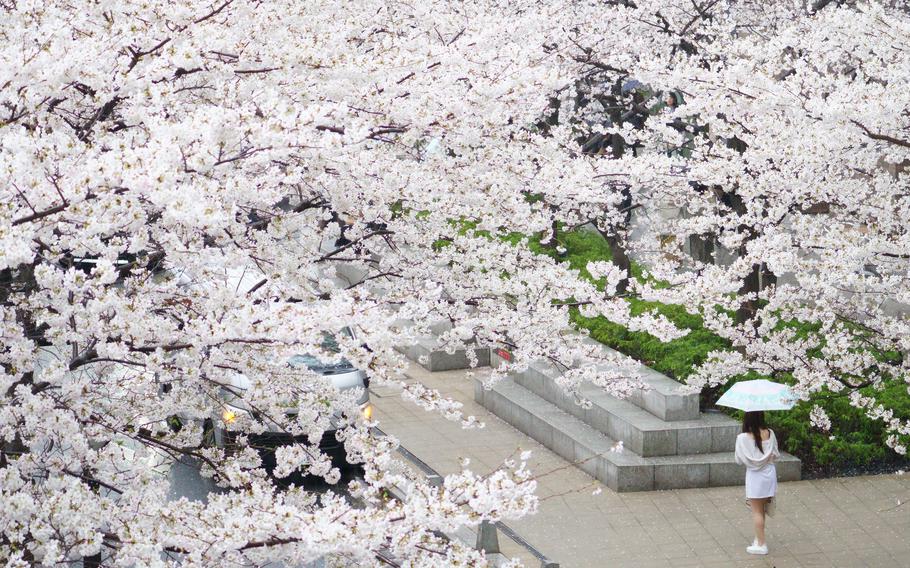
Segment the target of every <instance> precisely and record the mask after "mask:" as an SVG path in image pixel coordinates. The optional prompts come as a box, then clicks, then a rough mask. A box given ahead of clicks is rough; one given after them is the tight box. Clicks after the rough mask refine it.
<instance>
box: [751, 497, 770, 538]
mask: <svg viewBox="0 0 910 568" xmlns="http://www.w3.org/2000/svg"><path fill="white" fill-rule="evenodd" d="M767 501H768V500H767V499H750V500H749V504H750V505H751V506H752V524H754V525H755V541H756V542H757V543H758V545H759V546H763V545H764V544H765V503H766V502H767Z"/></svg>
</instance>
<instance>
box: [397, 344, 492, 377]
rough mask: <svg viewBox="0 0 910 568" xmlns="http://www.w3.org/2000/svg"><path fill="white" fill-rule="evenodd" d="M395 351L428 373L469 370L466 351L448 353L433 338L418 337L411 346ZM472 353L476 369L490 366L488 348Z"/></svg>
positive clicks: (478, 349) (480, 348)
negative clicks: (475, 358) (474, 357)
mask: <svg viewBox="0 0 910 568" xmlns="http://www.w3.org/2000/svg"><path fill="white" fill-rule="evenodd" d="M396 349H397V350H398V351H399V352H401V353H403V354H404V355H405V356H406V357H407V358H408V359H410V360H411V361H414V362H415V363H417V364H419V365H420V366H422V367H423V368H425V369H426V370H428V371H451V370H452V369H469V368H471V363H470V359H469V358H468V351H469V350H468V349H458V350H455V351H454V352H453V353H449V352H447V351H446V350H445V349H444V348H442V347H440V346H439V343H438V342H437V341H436V338H435V337H430V336H427V337H420V338H418V339H417V341H416V342H415V343H413V344H412V345H405V346H400V347H397V348H396ZM473 351H474V354H475V355H476V357H477V366H478V367H486V366H488V365H489V364H490V350H489V349H488V348H486V347H478V348H476V349H474V350H473Z"/></svg>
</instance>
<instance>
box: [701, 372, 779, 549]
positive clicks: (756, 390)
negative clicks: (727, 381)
mask: <svg viewBox="0 0 910 568" xmlns="http://www.w3.org/2000/svg"><path fill="white" fill-rule="evenodd" d="M795 402H796V399H795V397H794V396H793V393H792V392H790V389H789V388H788V387H787V386H786V385H782V384H780V383H774V382H771V381H767V380H764V379H760V380H756V381H742V382H739V383H736V384H734V385H733V387H731V388H730V390H728V391H727V392H726V393H724V395H723V396H722V397H720V400H718V401H717V404H719V405H721V406H729V407H731V408H738V409H740V410H743V411H745V414H744V415H743V431H742V433H741V434H739V435H738V436H737V437H736V447H735V453H734V459H735V460H736V463H738V464H740V465H744V466H746V501H747V502H748V503H749V506H750V507H751V508H752V522H753V523H754V525H755V541H754V542H753V543H752V546H749V547H748V548H746V552H748V553H749V554H768V544H767V543H766V542H765V515H766V514H767V513H769V507H770V506H771V504H772V502H773V499H774V495H775V493H777V468H776V467H775V466H774V462H776V461H777V460H778V459H779V458H780V450H779V449H778V448H777V437H776V436H775V435H774V431H773V430H771V429H769V428H766V427H765V412H764V411H765V410H787V409H790V408H793V405H794V404H795Z"/></svg>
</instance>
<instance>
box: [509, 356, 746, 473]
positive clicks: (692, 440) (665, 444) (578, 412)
mask: <svg viewBox="0 0 910 568" xmlns="http://www.w3.org/2000/svg"><path fill="white" fill-rule="evenodd" d="M510 376H511V377H512V378H513V379H514V380H515V382H517V383H518V384H520V385H521V386H523V387H525V388H526V389H528V390H530V391H531V392H533V393H534V394H536V395H537V396H539V397H541V398H543V399H544V400H546V401H547V402H549V403H551V404H553V405H555V406H557V407H559V409H561V410H562V411H564V412H566V413H568V414H571V415H572V416H574V417H576V418H578V419H579V420H581V421H582V422H584V423H586V424H587V425H589V426H591V427H592V428H594V429H595V430H597V431H599V432H601V433H602V434H604V435H606V436H609V437H610V438H614V439H616V440H622V441H623V444H624V445H625V447H626V448H628V449H630V450H632V451H633V452H635V453H636V454H638V455H640V456H643V457H652V456H670V455H679V454H709V453H713V452H732V451H733V447H734V445H735V443H736V435H737V434H739V432H740V429H741V428H740V425H739V423H738V422H736V421H735V420H733V419H732V418H730V417H729V416H727V415H725V414H699V415H697V416H698V418H697V419H694V420H675V421H670V422H668V421H664V420H661V419H660V418H658V417H656V416H654V415H653V414H651V413H650V412H647V411H645V410H643V409H642V408H640V407H638V406H636V405H635V404H633V403H631V402H629V401H628V400H620V399H618V398H614V397H612V396H610V395H608V394H606V393H605V392H604V391H603V390H602V389H601V388H599V387H597V386H595V385H592V384H590V383H585V384H583V385H581V387H580V388H579V392H580V393H581V395H582V396H583V397H584V398H586V399H588V400H589V401H590V403H591V406H590V407H589V408H584V407H582V406H581V405H580V404H578V403H577V402H576V400H575V398H574V397H573V396H571V395H568V394H566V392H565V391H564V390H563V389H562V387H560V386H559V385H558V384H556V381H555V380H554V379H555V378H556V377H557V376H559V370H558V369H556V367H555V366H553V365H552V364H550V363H549V362H546V361H535V362H534V363H531V364H530V365H529V366H528V369H527V370H526V371H523V372H515V373H512V374H511V375H510Z"/></svg>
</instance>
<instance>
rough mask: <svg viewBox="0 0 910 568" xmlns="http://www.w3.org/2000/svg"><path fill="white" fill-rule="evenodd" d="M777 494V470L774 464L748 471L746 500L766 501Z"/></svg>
mask: <svg viewBox="0 0 910 568" xmlns="http://www.w3.org/2000/svg"><path fill="white" fill-rule="evenodd" d="M775 493H777V468H776V467H774V464H773V463H769V464H768V465H766V466H764V467H761V468H759V469H746V499H764V498H766V497H774V494H775Z"/></svg>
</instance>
